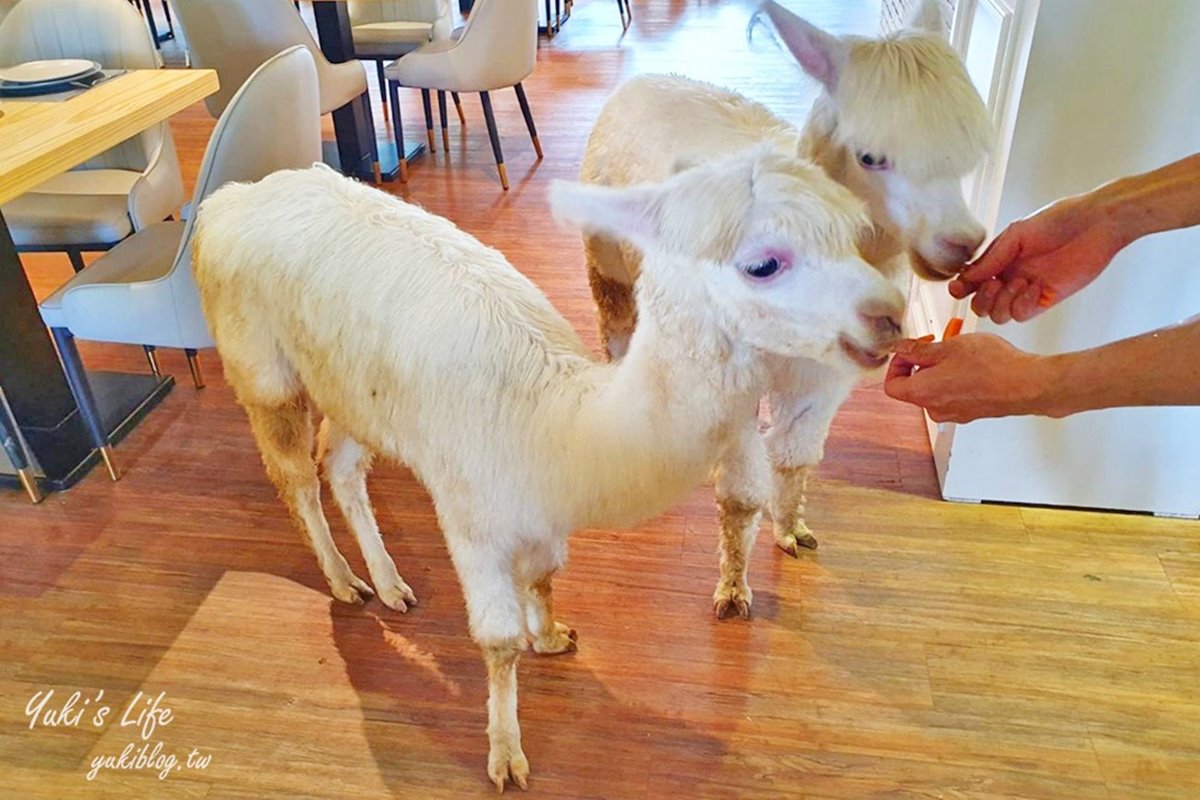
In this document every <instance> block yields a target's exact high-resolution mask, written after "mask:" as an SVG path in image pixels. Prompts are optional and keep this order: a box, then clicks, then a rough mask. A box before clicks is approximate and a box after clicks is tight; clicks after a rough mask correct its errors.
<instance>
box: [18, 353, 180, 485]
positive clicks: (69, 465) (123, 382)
mask: <svg viewBox="0 0 1200 800" xmlns="http://www.w3.org/2000/svg"><path fill="white" fill-rule="evenodd" d="M88 382H89V383H90V384H91V387H92V393H93V394H94V395H95V397H96V405H97V406H98V407H99V408H100V417H101V419H102V420H103V421H104V430H105V432H107V433H108V434H109V437H110V438H111V440H112V441H113V442H119V441H121V440H122V439H124V438H125V437H126V436H127V435H129V432H130V431H132V430H133V428H134V427H135V426H136V425H137V424H138V423H139V422H140V421H141V420H142V418H143V417H145V416H146V414H148V413H149V412H150V410H151V409H152V408H154V407H155V406H156V405H158V404H159V403H160V402H162V399H163V398H164V397H166V396H167V394H169V393H170V391H171V389H172V388H173V387H174V386H175V379H174V378H172V377H170V376H169V375H167V376H163V377H162V378H155V377H154V376H153V375H131V374H128V373H124V372H89V373H88ZM80 424H81V423H80V420H79V409H75V410H73V411H72V412H71V414H70V415H69V416H68V417H67V418H66V419H64V420H63V421H62V424H61V425H60V426H57V427H55V428H52V429H49V430H47V429H36V428H29V427H23V428H22V429H21V433H22V434H24V436H25V440H26V441H27V442H28V443H29V447H30V449H31V450H33V451H34V453H35V454H37V456H38V460H39V461H40V462H42V463H41V470H39V472H38V475H37V483H38V487H39V488H40V489H41V490H42V491H61V490H63V489H66V488H68V487H70V486H73V485H74V484H75V483H77V482H78V481H79V479H80V478H82V477H83V476H84V475H86V474H87V473H88V470H90V469H91V468H92V467H94V466H96V465H97V464H99V463H100V453H99V451H97V450H88V451H87V452H86V454H85V455H84V456H83V457H82V458H78V453H77V451H76V450H75V449H74V448H71V447H69V444H70V442H69V440H70V438H71V435H72V432H73V431H74V429H75V428H77V427H79V426H80ZM68 454H70V455H68ZM119 458H120V451H118V460H119ZM72 459H77V460H74V461H72ZM46 462H49V463H48V464H47V463H46ZM0 486H12V487H15V488H20V486H21V484H20V481H19V480H18V479H17V475H16V473H15V472H9V471H4V470H0Z"/></svg>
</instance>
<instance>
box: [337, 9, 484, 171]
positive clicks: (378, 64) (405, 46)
mask: <svg viewBox="0 0 1200 800" xmlns="http://www.w3.org/2000/svg"><path fill="white" fill-rule="evenodd" d="M346 6H347V8H346V10H347V12H348V13H349V16H350V26H351V27H350V34H351V37H352V38H353V40H354V55H355V57H357V58H360V59H362V60H364V61H374V62H375V73H376V75H377V76H378V78H379V96H380V98H381V99H382V100H383V113H384V116H385V117H386V116H387V112H388V106H387V79H386V77H385V76H384V72H383V66H384V62H385V61H393V60H395V59H397V58H399V57H400V56H403V55H405V54H407V53H411V52H412V51H413V50H416V49H417V48H418V47H420V46H421V45H423V44H426V43H428V42H432V41H437V40H439V39H449V38H450V35H451V33H453V30H454V15H453V13H452V12H451V10H450V0H349V2H347V4H346ZM425 104H426V105H425V109H426V110H425V128H426V130H427V131H428V133H429V149H430V150H433V149H434V147H433V114H432V111H431V109H430V107H429V93H428V92H426V93H425ZM454 105H455V107H456V108H457V109H458V118H459V121H460V122H463V121H465V118H464V117H463V112H462V104H461V103H460V102H459V99H458V95H457V94H455V95H454ZM442 113H443V114H445V108H443V109H442ZM443 143H444V144H445V146H446V148H447V149H449V147H450V145H449V138H448V137H444V141H443Z"/></svg>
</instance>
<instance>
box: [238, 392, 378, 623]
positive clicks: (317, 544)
mask: <svg viewBox="0 0 1200 800" xmlns="http://www.w3.org/2000/svg"><path fill="white" fill-rule="evenodd" d="M244 407H245V409H246V416H247V417H249V418H250V428H251V430H252V431H253V432H254V438H255V440H256V441H257V442H258V449H259V451H260V452H261V453H262V460H263V464H264V465H265V466H266V468H267V476H268V477H269V478H270V479H271V482H272V483H273V484H275V488H276V489H277V490H278V491H279V496H280V497H281V498H282V499H283V502H284V503H285V504H286V505H287V508H288V511H289V512H290V513H291V515H292V519H294V520H295V522H296V525H297V526H298V527H299V528H300V530H302V531H303V532H304V534H305V537H306V538H307V539H308V543H309V545H310V546H311V547H312V549H313V552H315V553H316V554H317V563H318V564H320V565H321V571H322V572H323V573H325V579H326V580H327V581H329V588H330V590H331V591H332V593H333V596H334V597H336V598H337V599H338V600H341V601H342V602H343V603H362V602H363V601H364V600H366V598H368V597H370V596H371V594H372V592H371V587H370V586H368V585H367V584H366V583H364V582H363V581H362V580H360V579H359V578H358V577H356V576H355V575H354V573H353V572H351V571H350V565H349V564H347V563H346V559H345V558H343V557H342V554H341V553H339V552H338V549H337V546H336V545H335V544H334V543H333V537H332V536H330V535H329V523H328V522H327V521H326V520H325V514H324V512H322V510H321V486H320V482H319V481H318V479H317V467H316V465H315V464H314V463H313V461H312V455H311V454H312V444H313V431H312V418H311V417H310V415H309V409H308V404H307V402H305V400H304V399H303V398H301V397H293V398H291V399H290V400H288V401H286V402H283V403H280V404H277V405H255V404H253V403H244Z"/></svg>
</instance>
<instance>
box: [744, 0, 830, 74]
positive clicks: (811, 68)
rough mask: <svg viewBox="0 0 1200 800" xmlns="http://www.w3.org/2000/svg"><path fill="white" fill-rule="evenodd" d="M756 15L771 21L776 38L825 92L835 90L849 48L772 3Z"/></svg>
mask: <svg viewBox="0 0 1200 800" xmlns="http://www.w3.org/2000/svg"><path fill="white" fill-rule="evenodd" d="M759 13H761V14H766V15H767V18H768V19H770V20H771V24H772V25H774V26H775V31H776V32H777V33H778V34H779V38H780V39H781V40H782V41H783V43H784V44H785V45H787V49H788V50H790V51H791V53H792V55H793V56H795V57H796V60H797V61H798V62H800V66H801V67H802V68H803V69H804V71H805V72H807V73H808V74H809V75H811V76H812V77H814V78H816V79H817V80H819V81H820V82H821V83H822V84H823V85H824V86H825V88H826V89H827V90H828V91H830V92H833V91H834V90H835V89H836V88H837V82H838V77H839V76H840V75H841V74H842V70H843V69H844V68H845V66H846V59H847V58H848V57H849V54H850V46H849V45H848V44H846V43H845V42H843V41H842V40H841V39H839V38H838V37H836V36H831V35H830V34H828V33H826V32H825V31H823V30H821V29H820V28H818V27H817V26H816V25H813V24H812V23H811V22H809V21H808V20H805V19H802V18H800V17H798V16H796V15H795V14H793V13H792V12H791V11H788V10H787V9H786V8H784V7H783V6H781V5H779V4H778V3H776V2H774V0H772V2H768V3H763V5H762V6H761V7H760V8H759Z"/></svg>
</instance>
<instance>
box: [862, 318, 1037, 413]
mask: <svg viewBox="0 0 1200 800" xmlns="http://www.w3.org/2000/svg"><path fill="white" fill-rule="evenodd" d="M1052 383H1053V381H1052V378H1051V377H1050V376H1049V368H1048V362H1047V360H1046V359H1045V358H1042V357H1040V356H1034V355H1030V354H1029V353H1026V352H1023V351H1021V350H1018V349H1017V348H1015V347H1013V346H1012V345H1011V344H1009V343H1008V342H1006V341H1004V340H1003V339H1001V338H1000V337H999V336H993V335H991V334H987V333H972V334H966V335H963V336H958V337H955V338H953V339H948V340H946V341H944V342H940V343H935V342H930V341H921V340H913V339H906V340H905V341H903V342H901V343H900V344H899V345H898V346H897V347H896V355H895V356H893V357H892V363H891V364H890V365H889V366H888V371H887V377H886V378H885V380H884V385H883V389H884V391H885V392H886V393H887V394H888V396H889V397H892V398H895V399H896V400H903V401H904V402H906V403H913V404H914V405H918V406H922V407H924V408H925V409H926V410H927V411H928V412H929V416H930V418H932V419H933V420H934V421H935V422H970V421H971V420H974V419H979V418H981V417H1006V416H1010V415H1013V414H1031V413H1039V412H1041V411H1042V410H1043V409H1040V408H1039V407H1038V404H1039V400H1040V399H1041V398H1042V397H1043V395H1044V393H1045V391H1046V388H1047V387H1048V386H1051V385H1052Z"/></svg>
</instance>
